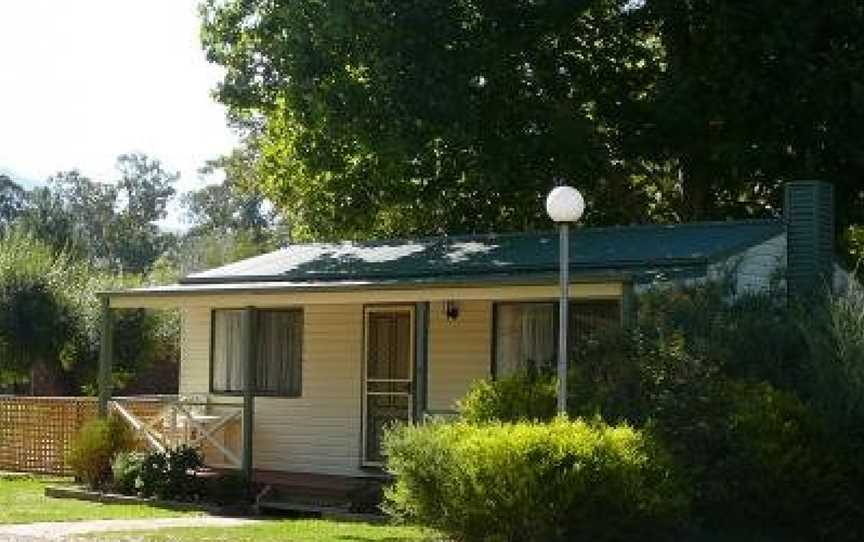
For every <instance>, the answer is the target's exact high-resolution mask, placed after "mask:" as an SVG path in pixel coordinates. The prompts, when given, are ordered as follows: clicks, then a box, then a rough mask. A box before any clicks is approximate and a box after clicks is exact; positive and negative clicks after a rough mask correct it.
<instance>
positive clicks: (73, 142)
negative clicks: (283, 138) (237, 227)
mask: <svg viewBox="0 0 864 542" xmlns="http://www.w3.org/2000/svg"><path fill="white" fill-rule="evenodd" d="M196 8H197V1H196V0H137V1H132V0H77V1H69V0H0V169H7V170H11V171H12V172H13V173H14V174H15V175H16V176H18V177H23V178H24V179H27V180H32V181H43V180H44V179H45V178H46V177H48V176H49V175H51V174H53V173H55V172H57V171H60V170H67V169H72V168H78V169H79V170H81V171H82V173H84V174H85V175H87V176H89V177H91V178H93V179H95V180H100V181H112V180H114V178H115V173H114V161H115V159H116V157H117V156H118V155H119V154H122V153H125V152H131V151H139V152H144V153H147V154H148V155H150V156H152V157H154V158H158V159H160V160H161V161H162V163H163V164H164V165H165V166H167V167H168V168H171V169H174V170H179V171H180V173H181V179H180V182H179V183H178V189H179V190H180V191H185V190H189V189H192V188H196V187H198V186H201V185H202V184H204V181H203V180H202V179H199V178H198V175H197V169H198V168H199V167H200V166H201V165H202V164H203V162H204V161H205V160H207V159H209V158H214V157H216V156H218V155H220V154H222V153H224V152H226V151H228V150H229V149H231V147H232V146H233V144H234V143H235V141H236V140H235V137H234V135H233V134H232V133H231V132H230V131H229V130H228V128H227V126H226V122H225V111H224V108H222V107H221V106H219V105H218V104H217V103H216V102H215V101H213V99H212V98H211V97H210V91H211V89H213V88H214V87H215V85H216V82H217V81H218V80H219V76H220V71H219V69H218V68H217V67H215V66H213V65H210V64H208V63H207V61H206V60H205V58H204V53H203V51H202V49H201V46H200V44H199V41H198V19H197V11H196ZM176 214H177V213H176V211H175V212H174V213H173V216H172V218H171V219H170V220H169V221H168V223H167V224H166V225H167V226H169V227H170V226H175V225H176V222H177V216H176Z"/></svg>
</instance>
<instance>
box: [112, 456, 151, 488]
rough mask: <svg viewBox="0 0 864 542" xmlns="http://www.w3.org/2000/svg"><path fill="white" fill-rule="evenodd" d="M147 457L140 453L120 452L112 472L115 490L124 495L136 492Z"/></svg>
mask: <svg viewBox="0 0 864 542" xmlns="http://www.w3.org/2000/svg"><path fill="white" fill-rule="evenodd" d="M144 458H145V455H144V454H142V453H140V452H120V453H119V454H117V457H116V458H114V463H113V464H112V465H111V471H112V473H113V474H114V490H115V491H118V492H120V493H122V494H124V495H133V494H135V492H136V489H135V487H136V482H137V481H138V477H139V476H140V474H141V465H142V464H143V463H144Z"/></svg>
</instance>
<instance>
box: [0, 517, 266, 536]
mask: <svg viewBox="0 0 864 542" xmlns="http://www.w3.org/2000/svg"><path fill="white" fill-rule="evenodd" d="M255 521H257V520H254V519H246V518H226V517H216V516H199V517H188V518H164V519H105V520H95V521H69V522H46V523H25V524H21V525H0V542H12V541H15V542H49V541H51V542H53V541H58V540H67V539H69V538H70V537H74V536H76V535H81V534H85V533H88V534H89V533H105V532H114V531H152V530H155V529H165V528H171V527H239V526H242V525H248V524H250V523H254V522H255Z"/></svg>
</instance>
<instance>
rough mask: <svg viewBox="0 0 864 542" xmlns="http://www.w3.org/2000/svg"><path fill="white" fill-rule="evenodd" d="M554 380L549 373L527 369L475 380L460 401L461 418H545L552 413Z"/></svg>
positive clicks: (548, 418)
mask: <svg viewBox="0 0 864 542" xmlns="http://www.w3.org/2000/svg"><path fill="white" fill-rule="evenodd" d="M556 382H557V379H556V378H555V377H553V376H550V375H544V374H538V373H536V372H526V373H521V374H515V375H512V376H507V377H503V378H500V379H498V380H495V381H492V382H490V381H487V380H480V381H477V382H475V383H474V384H473V385H472V387H471V390H470V391H469V392H468V394H467V395H466V396H465V397H464V398H463V399H462V400H461V401H460V402H459V405H458V408H459V411H460V413H461V415H462V418H463V419H465V420H466V421H468V422H471V423H484V422H489V421H502V422H515V421H546V420H551V419H552V417H553V416H555V408H556V397H557V393H558V392H557V390H556Z"/></svg>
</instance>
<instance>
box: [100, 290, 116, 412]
mask: <svg viewBox="0 0 864 542" xmlns="http://www.w3.org/2000/svg"><path fill="white" fill-rule="evenodd" d="M113 362H114V311H113V310H112V309H111V299H110V298H109V297H108V296H107V295H106V296H103V297H102V340H101V343H100V345H99V416H100V417H103V418H104V417H106V416H107V415H108V401H109V400H110V399H111V387H112V382H111V365H112V364H113Z"/></svg>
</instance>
